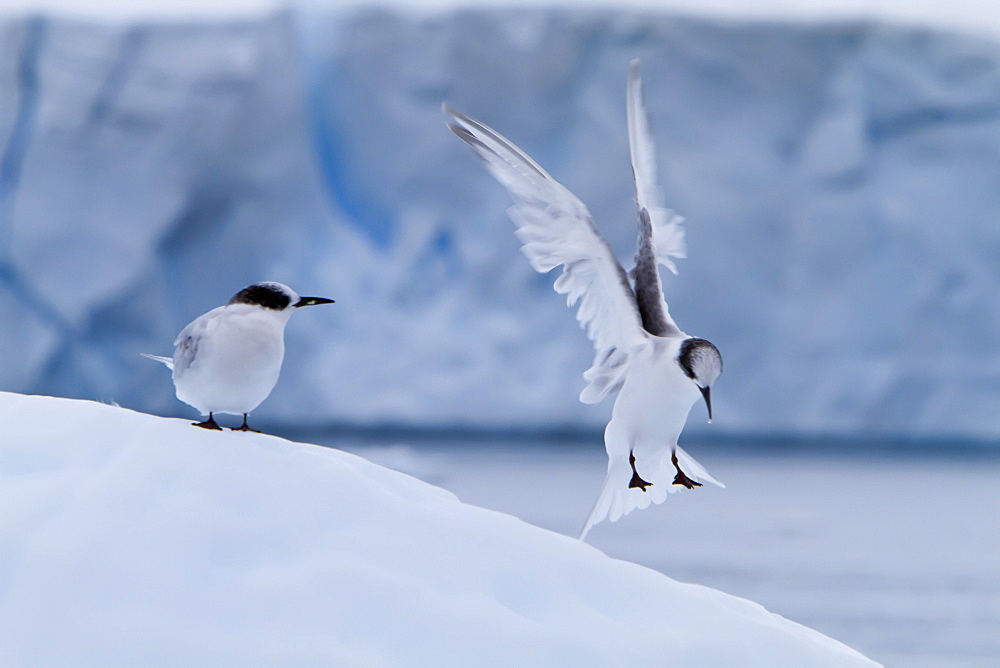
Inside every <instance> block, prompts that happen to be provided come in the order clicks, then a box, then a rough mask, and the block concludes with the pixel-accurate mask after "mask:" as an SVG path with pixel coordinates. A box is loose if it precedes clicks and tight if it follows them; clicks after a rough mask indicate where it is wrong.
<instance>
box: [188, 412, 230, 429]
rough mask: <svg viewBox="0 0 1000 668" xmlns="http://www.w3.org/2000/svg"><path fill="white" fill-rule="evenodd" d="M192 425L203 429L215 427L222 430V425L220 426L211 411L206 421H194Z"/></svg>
mask: <svg viewBox="0 0 1000 668" xmlns="http://www.w3.org/2000/svg"><path fill="white" fill-rule="evenodd" d="M191 425H192V426H194V427H201V428H202V429H214V430H216V431H222V427H220V426H219V423H218V422H216V421H215V418H214V417H213V416H212V414H211V413H209V414H208V419H207V420H205V421H204V422H192V423H191Z"/></svg>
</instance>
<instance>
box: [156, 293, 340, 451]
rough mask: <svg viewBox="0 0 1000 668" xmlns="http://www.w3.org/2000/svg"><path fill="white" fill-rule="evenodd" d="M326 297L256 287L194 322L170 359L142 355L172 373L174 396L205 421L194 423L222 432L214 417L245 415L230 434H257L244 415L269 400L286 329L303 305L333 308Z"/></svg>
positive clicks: (279, 361) (278, 369)
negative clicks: (324, 305)
mask: <svg viewBox="0 0 1000 668" xmlns="http://www.w3.org/2000/svg"><path fill="white" fill-rule="evenodd" d="M332 303H333V300H332V299H327V298H325V297H300V296H299V295H298V294H296V293H295V291H294V290H292V289H291V288H290V287H288V286H287V285H282V284H281V283H273V282H264V283H254V284H253V285H250V286H248V287H246V288H243V289H242V290H240V291H239V292H237V293H236V294H235V295H233V298H232V299H230V300H229V303H228V304H226V305H225V306H220V307H218V308H214V309H212V310H211V311H209V312H208V313H205V314H204V315H200V316H198V317H197V318H195V319H194V320H193V321H192V322H191V324H189V325H188V326H187V327H185V328H184V329H183V330H182V331H181V333H180V334H178V335H177V338H176V339H175V340H174V356H173V357H161V356H159V355H149V354H147V353H142V355H143V357H148V358H150V359H152V360H156V361H157V362H162V363H163V364H164V365H166V366H167V368H169V369H170V370H171V371H173V377H174V387H175V389H176V390H177V398H178V399H180V400H181V401H183V402H184V403H186V404H188V405H190V406H193V407H194V408H196V409H198V410H199V411H200V412H201V414H202V415H207V416H208V419H207V420H204V421H203V422H197V423H194V425H195V426H196V427H203V428H205V429H221V427H220V426H219V425H218V423H217V422H216V421H215V414H216V413H229V414H231V415H240V414H242V415H243V426H241V427H238V428H237V429H235V430H234V431H256V430H255V429H251V428H250V427H248V426H247V414H248V413H250V411H252V410H253V409H255V408H257V406H259V405H260V402H262V401H264V399H267V397H268V395H269V394H271V390H272V389H274V385H275V383H277V382H278V375H279V374H280V373H281V363H282V361H283V360H284V358H285V325H286V324H288V319H289V318H290V317H291V316H292V313H294V312H295V311H296V310H298V309H299V308H301V307H303V306H314V305H316V304H332Z"/></svg>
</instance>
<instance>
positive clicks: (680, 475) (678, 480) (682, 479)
mask: <svg viewBox="0 0 1000 668" xmlns="http://www.w3.org/2000/svg"><path fill="white" fill-rule="evenodd" d="M670 461H671V462H673V464H674V468H675V469H677V475H675V476H674V484H675V485H684V486H685V487H687V488H688V489H694V488H695V487H701V486H702V484H701V483H700V482H695V481H694V480H691V478H689V477H687V474H685V473H684V471H681V467H680V466H679V465H678V464H677V453H676V452H672V453H670Z"/></svg>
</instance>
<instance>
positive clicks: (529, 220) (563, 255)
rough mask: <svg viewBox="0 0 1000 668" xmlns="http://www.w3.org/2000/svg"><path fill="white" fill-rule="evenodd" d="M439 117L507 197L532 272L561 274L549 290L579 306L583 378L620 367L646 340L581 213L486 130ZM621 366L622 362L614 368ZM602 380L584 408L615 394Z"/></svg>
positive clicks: (619, 275)
mask: <svg viewBox="0 0 1000 668" xmlns="http://www.w3.org/2000/svg"><path fill="white" fill-rule="evenodd" d="M443 110H444V113H445V115H446V116H447V117H448V118H449V120H450V121H451V122H450V123H449V125H448V127H449V128H451V130H452V132H454V133H455V134H456V135H457V136H458V137H459V138H460V139H461V140H462V141H464V142H465V143H466V144H468V145H469V146H470V147H471V148H472V150H473V152H474V153H475V154H476V156H478V157H479V158H480V159H481V160H482V161H483V163H484V164H485V165H486V168H487V169H488V170H489V172H490V174H492V175H493V177H494V178H496V179H497V181H499V182H500V183H501V184H502V185H503V186H504V187H506V188H507V190H508V191H509V192H510V194H511V196H512V197H513V199H514V202H515V204H514V206H513V207H512V208H511V209H510V210H509V211H508V213H509V214H510V217H511V220H513V222H514V224H515V226H516V227H517V230H516V234H517V237H518V238H519V239H520V240H521V242H522V244H523V246H522V248H521V250H522V251H523V252H524V254H525V255H526V256H527V258H528V261H529V262H530V263H531V266H532V267H533V268H534V269H535V270H536V271H538V272H542V273H544V272H547V271H550V270H552V269H554V268H556V267H558V266H562V268H563V272H562V275H560V276H559V278H558V279H556V281H555V284H554V288H555V290H556V292H558V293H560V294H564V295H566V298H567V302H568V304H569V306H574V305H578V309H577V316H576V317H577V320H578V321H579V322H580V325H581V327H583V328H584V329H586V331H587V335H588V336H589V337H590V339H591V340H592V341H593V342H594V348H595V349H596V357H595V360H594V366H593V367H592V368H591V369H590V370H589V371H588V372H587V373H586V374H584V377H585V378H587V380H591V379H592V377H596V375H595V374H598V372H599V369H598V367H600V366H601V360H603V359H607V358H614V359H616V360H619V361H621V360H620V357H621V353H620V351H627V350H629V349H631V348H632V347H633V346H635V345H637V344H638V343H640V342H642V341H643V340H645V336H646V335H645V332H644V330H643V328H642V318H641V316H640V314H639V308H638V306H637V304H636V301H635V294H634V293H633V291H632V287H631V285H630V284H629V281H628V276H627V275H626V273H625V271H624V270H623V269H622V267H621V265H620V264H619V263H618V260H617V259H616V258H615V256H614V253H613V252H612V250H611V248H610V247H609V246H608V244H607V242H606V241H605V240H604V238H603V237H602V236H601V234H600V232H599V231H598V230H597V227H596V226H595V225H594V222H593V219H592V217H591V215H590V212H589V211H588V210H587V207H586V206H584V204H583V203H582V202H581V201H580V200H579V199H577V197H576V196H575V195H573V193H571V192H570V191H569V190H567V189H566V188H565V187H564V186H563V185H562V184H560V183H559V182H558V181H556V180H555V179H553V178H552V177H551V176H549V175H548V174H547V173H546V172H545V170H543V169H542V168H541V167H539V166H538V164H537V163H535V161H534V160H532V159H531V158H529V157H528V156H527V155H526V154H525V153H524V152H523V151H521V150H520V149H519V148H517V147H516V146H515V145H514V144H512V143H511V142H510V141H508V140H507V139H505V138H504V137H503V136H501V135H500V134H499V133H497V132H496V131H494V130H493V129H492V128H490V127H488V126H486V125H484V124H483V123H481V122H479V121H477V120H476V119H474V118H471V117H470V116H466V115H465V114H463V113H460V112H458V111H456V110H454V109H452V108H451V107H449V106H448V105H444V107H443ZM615 351H619V353H620V354H618V355H616V354H615ZM624 366H627V365H626V363H625V362H622V363H621V364H620V365H619V368H622V367H624ZM588 374H589V375H588ZM601 379H602V384H601V389H596V388H595V389H593V390H592V389H591V388H589V387H588V388H587V389H586V390H584V393H583V394H582V395H581V400H582V401H586V402H588V403H590V402H592V401H598V400H600V399H601V398H603V397H604V396H607V394H609V393H610V392H611V391H613V390H611V389H609V388H612V387H614V388H615V389H617V387H615V383H613V382H608V383H605V382H604V380H605V378H604V376H603V375H602V376H601ZM618 386H619V387H620V384H618Z"/></svg>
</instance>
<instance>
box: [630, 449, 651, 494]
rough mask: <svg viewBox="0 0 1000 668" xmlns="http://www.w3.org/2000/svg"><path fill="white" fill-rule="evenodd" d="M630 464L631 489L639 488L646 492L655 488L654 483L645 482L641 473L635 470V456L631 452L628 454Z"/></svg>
mask: <svg viewBox="0 0 1000 668" xmlns="http://www.w3.org/2000/svg"><path fill="white" fill-rule="evenodd" d="M628 463H629V466H631V467H632V479H631V480H630V481H629V483H628V488H629V489H635V488H636V487H638V488H639V489H641V490H642V491H644V492H645V491H646V488H647V487H652V486H653V483H651V482H646V481H645V480H643V479H642V478H640V477H639V472H638V471H636V470H635V455H633V454H632V453H631V452H629V453H628Z"/></svg>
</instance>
